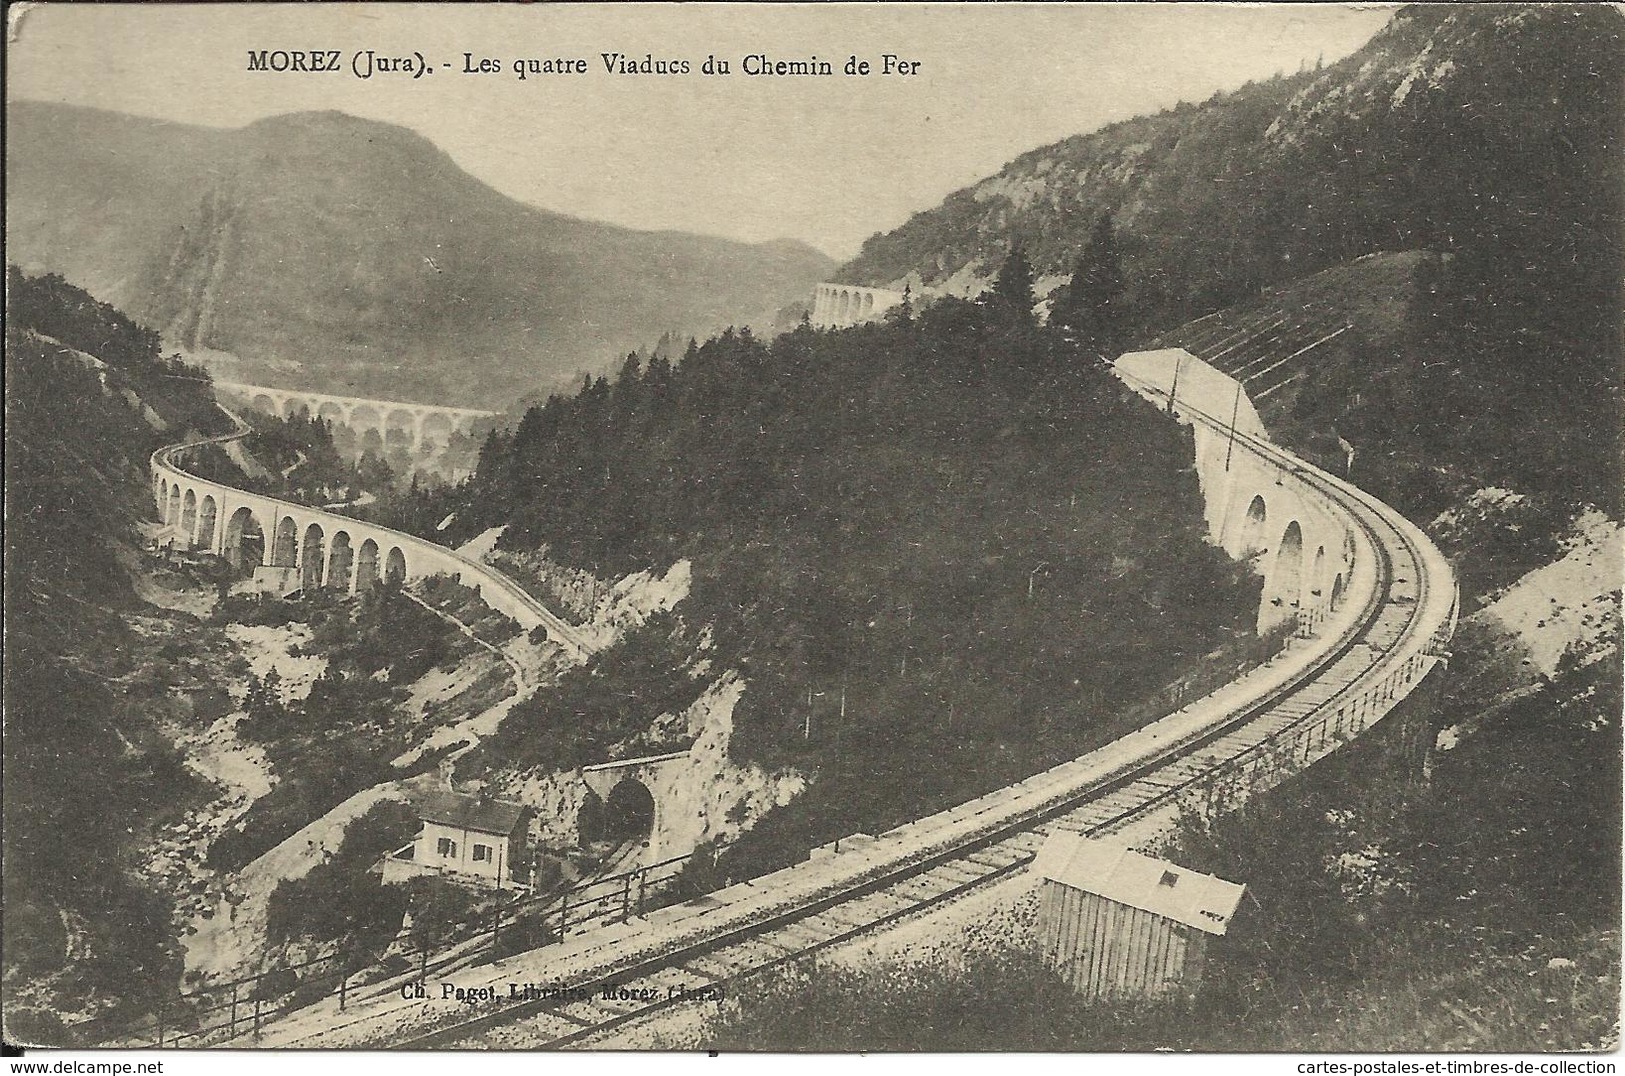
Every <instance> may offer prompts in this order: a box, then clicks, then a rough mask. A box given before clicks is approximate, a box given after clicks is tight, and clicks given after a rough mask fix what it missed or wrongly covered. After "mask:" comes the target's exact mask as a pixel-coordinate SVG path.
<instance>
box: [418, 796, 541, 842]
mask: <svg viewBox="0 0 1625 1076" xmlns="http://www.w3.org/2000/svg"><path fill="white" fill-rule="evenodd" d="M524 813H525V806H524V804H522V803H512V802H510V801H508V800H498V799H491V798H489V797H487V796H468V795H464V794H463V793H461V792H434V793H430V794H429V795H428V796H426V797H424V799H423V801H422V802H421V803H419V804H418V817H419V818H420V819H422V820H423V821H425V822H438V823H440V824H441V825H443V826H456V827H457V828H458V829H469V830H474V831H476V832H478V833H495V834H497V835H498V836H502V837H506V836H508V835H509V834H511V833H512V832H513V831H514V829H515V827H517V826H518V825H519V819H520V817H521V816H523V815H524Z"/></svg>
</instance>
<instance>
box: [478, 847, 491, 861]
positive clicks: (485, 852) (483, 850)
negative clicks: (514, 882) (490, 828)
mask: <svg viewBox="0 0 1625 1076" xmlns="http://www.w3.org/2000/svg"><path fill="white" fill-rule="evenodd" d="M490 859H491V846H490V845H488V844H476V845H475V846H474V862H476V863H480V862H485V861H489V860H490Z"/></svg>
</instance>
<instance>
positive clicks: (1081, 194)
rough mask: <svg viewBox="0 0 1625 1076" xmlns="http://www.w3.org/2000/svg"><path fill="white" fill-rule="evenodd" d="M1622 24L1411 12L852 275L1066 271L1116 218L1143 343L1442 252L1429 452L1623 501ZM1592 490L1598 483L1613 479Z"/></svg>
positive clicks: (1046, 163) (1093, 145)
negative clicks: (1321, 284) (1259, 300)
mask: <svg viewBox="0 0 1625 1076" xmlns="http://www.w3.org/2000/svg"><path fill="white" fill-rule="evenodd" d="M1622 69H1625V17H1621V14H1620V12H1619V11H1618V10H1616V9H1611V8H1606V7H1597V6H1581V5H1570V6H1564V5H1551V6H1527V5H1525V6H1504V5H1488V4H1487V5H1437V6H1418V7H1409V8H1404V9H1402V10H1400V11H1399V12H1397V13H1396V14H1395V15H1394V18H1393V20H1392V22H1391V23H1390V24H1389V25H1388V26H1387V27H1386V28H1385V29H1384V30H1382V31H1381V32H1380V33H1378V34H1377V36H1376V37H1374V38H1373V39H1372V40H1371V41H1370V42H1369V43H1368V44H1367V45H1366V46H1365V47H1364V48H1362V49H1361V50H1360V51H1358V52H1356V53H1355V54H1353V55H1352V56H1350V57H1348V58H1347V59H1345V60H1342V61H1341V62H1339V63H1336V64H1333V65H1330V66H1327V67H1326V68H1324V69H1323V70H1316V71H1306V72H1302V73H1299V74H1296V75H1289V76H1285V77H1282V78H1278V79H1275V80H1272V81H1269V82H1266V83H1260V84H1253V85H1249V86H1245V87H1243V88H1241V89H1239V90H1237V91H1235V92H1233V93H1229V94H1220V95H1216V96H1215V97H1214V98H1213V99H1211V100H1209V101H1207V102H1205V103H1203V104H1200V105H1183V106H1181V107H1179V108H1176V109H1173V110H1171V111H1167V112H1163V113H1161V114H1158V115H1155V116H1147V117H1142V118H1138V119H1133V120H1129V121H1126V122H1124V123H1119V124H1114V125H1112V126H1110V127H1107V128H1105V129H1103V130H1101V131H1098V132H1095V133H1093V134H1084V135H1079V136H1077V137H1074V138H1070V139H1067V140H1066V141H1064V142H1059V143H1056V144H1054V145H1051V146H1046V147H1043V148H1040V149H1036V150H1034V151H1032V152H1031V153H1028V154H1024V155H1023V156H1021V157H1019V158H1017V159H1016V160H1014V161H1012V162H1011V163H1010V164H1009V165H1008V166H1006V167H1005V168H1004V169H1003V170H1002V171H1001V172H1000V173H999V174H998V175H996V176H992V177H989V178H988V179H986V180H984V181H982V182H981V183H979V184H977V185H975V186H973V187H970V188H967V189H965V190H962V191H960V192H958V193H956V194H954V195H952V196H950V197H949V198H948V199H947V201H945V202H944V203H943V204H942V205H941V206H939V207H937V208H935V209H932V210H929V211H927V212H924V213H920V214H918V215H916V216H915V217H914V218H913V219H911V220H910V221H909V222H908V223H906V224H904V225H903V226H902V227H900V228H898V229H896V230H895V231H892V232H889V233H886V234H884V235H877V236H875V237H873V238H872V239H870V240H869V241H868V243H866V244H865V246H864V249H863V252H862V253H861V254H860V255H859V256H858V258H857V259H855V260H854V261H853V262H851V263H850V264H849V265H847V266H846V267H845V268H844V269H843V270H842V272H841V274H840V276H841V279H843V280H850V281H854V282H861V283H869V284H893V285H894V286H901V285H900V282H902V281H904V280H910V281H913V282H914V283H915V284H916V286H918V285H920V284H923V285H925V286H926V288H927V289H931V290H940V291H944V292H947V293H950V294H963V293H964V292H965V290H966V289H967V288H968V289H975V288H976V287H979V286H980V285H981V283H982V282H983V281H985V280H987V279H988V278H989V277H990V276H991V275H992V273H993V272H994V270H995V269H996V268H997V267H998V265H999V264H1000V262H1001V261H1002V259H1003V258H1004V257H1005V254H1006V252H1007V251H1008V250H1010V249H1011V247H1012V246H1013V245H1019V246H1021V247H1022V248H1023V249H1024V250H1025V251H1026V253H1027V256H1028V257H1029V258H1030V259H1031V261H1032V263H1033V265H1034V269H1035V272H1036V273H1037V274H1038V275H1039V277H1040V279H1044V278H1048V279H1050V280H1053V281H1057V282H1059V281H1064V280H1065V279H1066V278H1067V277H1068V276H1069V275H1070V274H1071V273H1072V272H1073V269H1074V267H1075V265H1076V260H1077V257H1078V253H1079V251H1080V250H1082V249H1083V248H1084V246H1085V245H1086V243H1087V240H1088V236H1089V234H1090V229H1091V227H1093V226H1094V225H1095V222H1096V221H1097V220H1098V219H1099V218H1100V217H1101V216H1102V215H1103V214H1107V213H1109V214H1111V215H1112V217H1113V219H1114V220H1115V222H1116V225H1117V228H1118V231H1119V238H1120V243H1121V247H1122V252H1123V265H1124V281H1125V289H1126V293H1127V306H1128V307H1129V309H1131V310H1132V311H1133V313H1134V321H1135V324H1134V325H1133V326H1131V328H1132V329H1134V330H1135V333H1134V335H1136V336H1137V337H1138V338H1139V339H1145V338H1147V337H1149V336H1151V335H1154V333H1155V332H1158V331H1165V330H1168V329H1171V328H1172V327H1174V326H1176V325H1178V324H1180V323H1181V322H1184V321H1186V320H1188V319H1190V318H1193V317H1197V316H1200V315H1205V314H1207V313H1209V312H1211V311H1214V310H1217V309H1219V308H1222V307H1226V306H1229V305H1232V304H1237V303H1245V302H1248V301H1251V300H1253V299H1254V298H1255V297H1256V296H1258V294H1259V292H1260V289H1263V288H1266V287H1269V286H1272V285H1278V284H1285V283H1287V282H1290V281H1293V280H1295V279H1298V278H1301V277H1303V276H1305V275H1307V274H1309V273H1312V272H1315V271H1317V270H1321V269H1324V268H1327V267H1329V266H1333V265H1337V264H1341V263H1346V262H1349V261H1352V260H1353V259H1355V258H1358V257H1361V256H1364V255H1367V254H1372V253H1375V252H1380V251H1420V250H1425V251H1429V252H1431V253H1432V255H1433V257H1431V258H1430V259H1429V262H1428V265H1427V267H1426V269H1427V271H1428V272H1429V274H1430V277H1429V279H1428V281H1427V282H1426V285H1425V289H1424V290H1425V293H1426V295H1427V296H1428V298H1427V303H1426V309H1424V310H1422V311H1421V312H1420V314H1419V323H1420V324H1419V331H1418V332H1417V333H1416V334H1415V336H1414V338H1413V343H1412V346H1411V347H1410V354H1409V356H1408V358H1407V363H1408V365H1407V368H1406V370H1405V371H1404V372H1403V377H1402V379H1401V382H1399V383H1394V384H1391V385H1390V386H1389V390H1391V391H1389V390H1383V389H1381V387H1380V386H1374V388H1376V390H1377V391H1376V392H1375V393H1373V395H1381V396H1382V397H1383V398H1385V399H1392V400H1396V401H1398V402H1399V403H1400V404H1401V405H1402V406H1404V407H1405V408H1406V409H1407V414H1406V415H1405V419H1406V425H1407V427H1416V428H1415V429H1414V430H1408V431H1407V432H1408V433H1409V434H1411V435H1414V436H1419V437H1421V438H1423V439H1425V440H1426V441H1427V442H1428V444H1427V446H1426V447H1428V448H1430V449H1433V450H1445V451H1448V452H1451V453H1455V454H1459V455H1474V454H1476V455H1479V456H1485V457H1488V458H1490V459H1492V460H1493V461H1494V462H1496V463H1497V464H1498V465H1500V466H1501V468H1502V469H1503V470H1504V471H1506V472H1509V473H1513V472H1521V473H1522V474H1523V475H1525V476H1533V477H1539V478H1542V479H1543V480H1544V479H1545V477H1546V476H1550V480H1551V481H1552V482H1553V483H1558V484H1562V485H1564V486H1565V487H1567V490H1568V492H1570V493H1572V494H1575V495H1578V496H1581V497H1587V498H1589V499H1592V500H1611V499H1612V490H1611V488H1610V487H1617V485H1618V483H1617V481H1613V482H1610V481H1598V477H1597V476H1598V475H1614V474H1617V470H1616V462H1617V461H1616V460H1615V459H1614V458H1613V456H1612V453H1611V450H1610V448H1609V446H1608V444H1607V441H1606V439H1603V438H1598V437H1594V436H1591V432H1592V431H1612V430H1613V428H1614V425H1615V416H1616V415H1617V413H1618V407H1619V370H1618V367H1619V356H1620V354H1621V349H1622V342H1625V338H1622V332H1621V316H1620V304H1619V282H1620V280H1621V278H1622V273H1625V252H1622V249H1621V245H1620V244H1619V242H1618V236H1619V235H1620V233H1621V230H1622V228H1625V203H1622V199H1625V163H1622V162H1625V154H1622V152H1621V149H1622V147H1621V145H1620V130H1619V122H1618V117H1619V116H1620V115H1621V114H1622V111H1625V82H1622V81H1621V80H1620V78H1619V77H1618V72H1619V71H1620V70H1622ZM1599 487H1600V488H1599Z"/></svg>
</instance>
